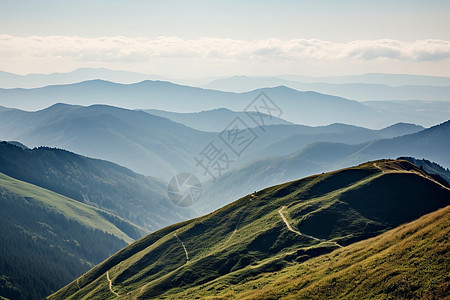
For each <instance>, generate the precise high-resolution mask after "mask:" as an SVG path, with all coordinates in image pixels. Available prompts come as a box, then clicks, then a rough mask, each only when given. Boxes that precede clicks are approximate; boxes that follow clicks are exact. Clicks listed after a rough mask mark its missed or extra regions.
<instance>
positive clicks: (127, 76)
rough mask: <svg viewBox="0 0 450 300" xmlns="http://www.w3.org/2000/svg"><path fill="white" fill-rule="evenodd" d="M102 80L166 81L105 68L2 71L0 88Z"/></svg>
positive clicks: (153, 76) (155, 77) (156, 77)
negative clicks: (16, 72) (14, 72)
mask: <svg viewBox="0 0 450 300" xmlns="http://www.w3.org/2000/svg"><path fill="white" fill-rule="evenodd" d="M94 79H102V80H107V81H112V82H117V83H136V82H140V81H143V80H164V78H163V77H161V76H157V75H149V74H142V73H137V72H129V71H115V70H108V69H105V68H80V69H76V70H74V71H72V72H68V73H51V74H27V75H17V74H13V73H8V72H4V71H0V88H7V89H11V88H38V87H44V86H47V85H55V84H71V83H77V82H81V81H86V80H94Z"/></svg>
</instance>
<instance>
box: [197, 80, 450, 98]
mask: <svg viewBox="0 0 450 300" xmlns="http://www.w3.org/2000/svg"><path fill="white" fill-rule="evenodd" d="M386 75H387V74H386ZM347 78H349V77H347ZM350 78H351V77H350ZM353 78H354V80H355V81H353V82H351V81H350V82H346V80H343V79H341V80H340V81H341V83H329V82H323V81H316V82H299V81H292V80H286V79H282V78H278V77H247V76H233V77H229V78H220V79H216V80H214V81H212V82H210V83H208V84H206V85H203V86H202V87H204V88H208V89H214V90H220V91H227V92H247V91H251V90H254V89H260V88H264V87H276V86H281V85H282V86H286V87H289V88H292V89H296V90H299V91H315V92H318V93H323V94H328V95H334V96H339V97H344V98H347V99H353V100H359V101H369V100H422V101H446V102H448V101H450V98H449V96H448V95H449V92H450V80H449V79H448V78H438V79H441V80H439V82H440V83H441V84H442V86H437V85H412V84H410V83H408V84H406V85H399V86H391V84H392V82H389V80H383V81H382V80H378V81H382V82H385V83H383V84H381V83H367V82H360V81H358V80H362V79H361V78H364V77H361V76H359V77H358V76H355V77H353ZM414 79H415V78H414ZM317 80H321V78H319V79H317ZM324 80H327V79H326V78H325V79H324ZM331 81H334V82H336V81H339V79H335V80H331ZM342 81H343V82H342ZM372 81H375V82H376V81H377V80H372ZM424 81H425V80H424ZM429 81H431V80H429ZM344 82H345V83H344Z"/></svg>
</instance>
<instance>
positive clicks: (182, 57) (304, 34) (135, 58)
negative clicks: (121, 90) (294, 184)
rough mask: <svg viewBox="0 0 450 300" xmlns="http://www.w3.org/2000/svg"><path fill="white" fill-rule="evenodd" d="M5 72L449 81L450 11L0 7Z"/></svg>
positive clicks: (447, 4)
mask: <svg viewBox="0 0 450 300" xmlns="http://www.w3.org/2000/svg"><path fill="white" fill-rule="evenodd" d="M0 58H1V59H0V70H3V71H7V72H12V73H17V74H27V73H52V72H68V71H72V70H74V69H77V68H81V67H93V68H98V67H104V68H109V69H114V70H127V71H137V72H142V73H147V74H156V75H160V76H164V77H171V78H190V79H192V78H202V77H209V76H231V75H250V76H275V75H280V74H295V75H304V76H331V75H352V74H361V73H404V74H422V75H434V76H450V1H443V0H439V1H433V0H431V1H414V0H413V1H392V0H391V1H384V0H382V1H362V0H359V1H347V0H342V1H320V0H304V1H302V0H299V1H265V0H262V1H235V0H231V1H214V0H208V1H206V0H205V1H198V0H192V1H175V0H166V1H143V0H141V1H137V0H130V1H116V0H104V1H103V0H102V1H96V0H92V1H80V0H78V1H70V0H67V1H66V0H54V1H47V0H41V1H37V0H34V1H31V0H23V1H17V0H2V1H0Z"/></svg>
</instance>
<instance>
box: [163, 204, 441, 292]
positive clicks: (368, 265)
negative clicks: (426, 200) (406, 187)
mask: <svg viewBox="0 0 450 300" xmlns="http://www.w3.org/2000/svg"><path fill="white" fill-rule="evenodd" d="M449 235H450V206H447V207H445V208H443V209H440V210H438V211H436V212H432V213H430V214H427V215H425V216H423V217H421V218H420V219H418V220H416V221H413V222H411V223H408V224H405V225H402V226H399V227H397V228H395V229H393V230H391V231H388V232H386V233H384V234H381V235H379V236H377V237H374V238H371V239H368V240H364V241H361V242H358V243H355V244H352V245H350V246H348V247H345V248H343V249H339V250H336V251H334V252H332V253H330V254H326V255H323V256H320V257H317V258H314V259H311V260H309V261H307V262H304V263H301V264H292V265H291V266H289V267H286V268H285V269H283V270H282V271H279V272H268V273H265V274H262V275H261V276H256V277H253V278H250V279H249V280H248V281H246V282H242V283H238V284H236V285H230V284H228V283H227V280H226V279H221V280H216V281H214V282H211V283H210V284H207V285H201V286H199V287H194V288H191V289H189V290H187V291H183V292H180V293H177V294H176V295H172V296H173V297H176V298H177V299H190V298H194V299H195V298H210V299H212V298H213V299H447V298H448V295H449V294H450V280H449V277H448V271H449V270H450V259H449V251H450V249H449V243H448V238H449Z"/></svg>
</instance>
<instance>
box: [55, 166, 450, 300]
mask: <svg viewBox="0 0 450 300" xmlns="http://www.w3.org/2000/svg"><path fill="white" fill-rule="evenodd" d="M448 204H450V189H448V188H446V187H444V186H442V185H441V184H439V183H438V182H436V181H434V180H433V179H432V178H431V177H430V176H429V175H428V174H427V173H425V172H424V171H422V170H420V169H419V168H418V167H416V166H415V165H413V164H411V163H409V162H407V161H403V160H398V161H389V160H382V161H376V162H370V163H365V164H363V165H360V166H357V167H353V168H349V169H343V170H340V171H336V172H331V173H326V174H322V175H316V176H311V177H307V178H304V179H301V180H297V181H293V182H288V183H285V184H282V185H278V186H274V187H271V188H267V189H265V190H262V191H259V192H257V193H254V194H250V195H247V196H246V197H244V198H242V199H240V200H238V201H236V202H233V203H232V204H230V205H227V206H225V207H223V208H222V209H219V210H217V211H215V212H213V213H211V214H209V215H206V216H204V217H201V218H197V219H193V220H190V221H186V222H183V223H178V224H175V225H172V226H169V227H166V228H164V229H161V230H159V231H157V232H155V233H152V234H150V235H148V236H147V237H145V238H143V239H141V240H139V241H137V242H136V243H134V244H132V245H130V246H128V247H126V248H125V249H123V250H122V251H120V252H119V253H117V254H115V255H114V256H112V257H111V258H109V259H108V260H106V261H105V262H103V263H101V264H100V265H98V266H96V267H94V268H93V269H92V270H90V271H89V272H87V273H86V274H84V275H83V276H82V277H80V278H79V279H78V281H74V282H72V283H71V284H69V285H67V286H66V287H64V288H63V289H61V290H60V291H58V292H56V293H55V294H53V295H51V296H50V297H49V299H91V298H102V299H113V298H116V297H117V296H124V297H125V298H132V299H134V298H140V299H144V298H145V299H148V298H164V297H169V298H170V297H172V296H173V297H175V298H176V297H177V296H176V295H177V293H182V292H183V291H185V290H186V289H189V288H199V289H200V290H202V287H205V286H206V285H207V284H208V283H213V282H221V283H222V284H221V285H222V287H221V288H225V287H226V286H227V285H229V284H236V283H239V282H245V281H247V280H249V279H250V278H254V277H255V276H262V275H263V274H264V273H267V272H274V271H279V270H283V269H285V268H286V267H288V266H291V265H296V264H298V263H301V262H303V261H306V260H309V259H310V258H312V257H314V256H318V255H321V254H325V253H328V252H331V251H333V250H335V249H340V248H346V246H347V245H350V244H353V243H354V242H357V241H359V240H362V239H366V238H369V237H373V236H376V235H379V234H381V233H383V232H386V231H387V230H389V229H392V228H394V227H396V226H399V225H400V224H403V223H405V222H409V221H412V220H415V219H417V218H419V217H421V216H422V215H424V214H427V213H430V212H432V211H435V210H437V209H439V208H442V207H445V206H447V205H448ZM340 251H343V250H340ZM219 289H220V288H219ZM202 291H203V290H202ZM204 292H207V291H204Z"/></svg>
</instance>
